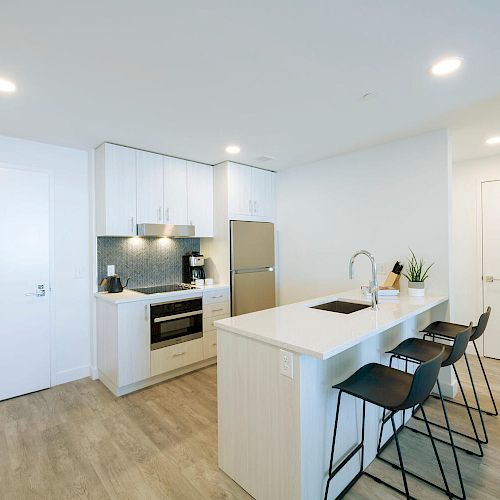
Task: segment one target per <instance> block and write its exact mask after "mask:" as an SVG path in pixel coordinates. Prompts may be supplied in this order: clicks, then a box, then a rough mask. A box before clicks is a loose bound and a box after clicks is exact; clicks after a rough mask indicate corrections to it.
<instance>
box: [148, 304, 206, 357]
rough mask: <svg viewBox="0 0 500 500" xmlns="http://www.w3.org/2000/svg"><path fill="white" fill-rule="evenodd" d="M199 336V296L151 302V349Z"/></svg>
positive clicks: (200, 319) (200, 312)
mask: <svg viewBox="0 0 500 500" xmlns="http://www.w3.org/2000/svg"><path fill="white" fill-rule="evenodd" d="M201 337H203V307H202V301H201V297H200V298H198V297H197V298H189V299H184V300H176V301H172V302H162V303H160V304H151V350H154V349H160V348H162V347H166V346H169V345H174V344H180V343H181V342H187V341H188V340H194V339H199V338H201Z"/></svg>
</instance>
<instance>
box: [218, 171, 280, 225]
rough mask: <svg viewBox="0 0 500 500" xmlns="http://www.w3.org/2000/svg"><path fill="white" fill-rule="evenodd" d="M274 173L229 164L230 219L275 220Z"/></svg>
mask: <svg viewBox="0 0 500 500" xmlns="http://www.w3.org/2000/svg"><path fill="white" fill-rule="evenodd" d="M274 176H275V173H274V172H270V171H268V170H261V169H259V168H254V167H248V166H246V165H239V164H236V163H229V164H228V203H229V207H228V208H229V218H230V219H235V220H250V221H252V220H254V221H261V222H267V221H270V222H272V221H273V220H274Z"/></svg>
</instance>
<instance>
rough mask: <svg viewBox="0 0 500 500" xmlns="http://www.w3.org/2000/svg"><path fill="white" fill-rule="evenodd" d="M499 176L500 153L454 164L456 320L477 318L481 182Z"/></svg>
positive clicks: (479, 303) (453, 312) (453, 295)
mask: <svg viewBox="0 0 500 500" xmlns="http://www.w3.org/2000/svg"><path fill="white" fill-rule="evenodd" d="M498 179H500V155H499V156H491V157H488V158H481V159H477V160H471V161H465V162H458V163H454V164H453V169H452V180H453V199H454V203H453V248H454V255H453V260H452V265H451V270H452V274H453V276H454V286H453V289H452V293H451V299H452V300H451V311H450V312H451V317H452V319H453V320H454V321H457V322H459V323H468V322H469V321H476V320H477V318H478V317H479V315H480V314H481V312H482V308H483V303H482V282H481V274H482V269H481V260H480V252H481V232H480V227H481V226H480V210H481V204H480V202H481V196H480V185H481V182H482V181H489V180H498Z"/></svg>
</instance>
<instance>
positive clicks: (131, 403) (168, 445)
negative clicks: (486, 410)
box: [0, 360, 500, 500]
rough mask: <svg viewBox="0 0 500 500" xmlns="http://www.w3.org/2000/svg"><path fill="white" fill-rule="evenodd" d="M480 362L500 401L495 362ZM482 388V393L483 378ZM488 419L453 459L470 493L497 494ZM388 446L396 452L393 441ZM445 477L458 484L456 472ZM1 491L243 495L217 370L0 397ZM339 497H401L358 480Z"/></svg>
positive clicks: (498, 423) (24, 495)
mask: <svg viewBox="0 0 500 500" xmlns="http://www.w3.org/2000/svg"><path fill="white" fill-rule="evenodd" d="M486 363H487V370H488V372H489V374H490V379H491V381H492V382H493V386H494V390H495V393H496V395H497V399H498V400H500V362H498V361H493V360H486ZM477 380H480V377H477ZM480 391H481V396H482V398H481V399H484V395H485V392H484V387H482V385H481V387H480ZM499 402H500V401H499ZM485 404H487V400H486V399H485ZM450 406H452V405H450ZM429 407H430V411H429V414H432V413H433V412H432V411H431V410H432V409H434V408H435V409H436V410H437V409H439V407H438V406H437V404H436V402H434V401H431V402H430V403H429ZM463 411H464V410H463V409H461V408H453V409H450V413H451V414H452V415H451V419H452V421H453V422H454V423H455V425H456V426H457V427H458V428H460V427H461V424H463V423H464V422H465V420H464V418H463V415H464V413H463ZM439 417H440V413H439V412H437V411H436V412H434V414H433V418H436V419H437V418H439ZM415 425H416V424H415ZM487 427H488V431H489V436H490V444H489V445H488V446H486V447H485V452H486V456H485V457H484V458H483V459H479V458H476V457H471V456H469V455H466V454H461V455H460V458H461V459H462V463H463V473H464V476H465V479H466V487H467V493H468V498H471V499H481V500H483V499H484V500H487V499H496V500H498V499H499V498H500V417H499V418H494V417H488V418H487ZM401 442H402V448H403V455H404V457H407V461H406V463H407V465H408V467H409V468H411V469H412V470H414V471H419V472H422V473H424V474H425V475H426V476H427V477H435V478H436V481H438V480H439V475H436V470H437V467H436V465H435V463H434V461H433V455H432V449H431V447H430V444H429V443H428V439H427V440H426V438H425V437H420V436H417V435H416V434H414V433H412V432H411V431H408V430H403V432H402V433H401ZM466 444H467V443H466ZM439 450H440V451H441V452H442V454H443V456H445V455H446V458H445V461H446V467H447V469H449V470H450V476H452V473H451V471H453V470H454V469H453V462H452V461H451V460H450V458H451V454H450V453H449V450H447V449H446V447H440V448H439ZM386 454H387V456H388V457H390V458H393V459H394V458H396V455H395V452H394V447H393V446H391V447H390V448H389V449H388V450H387V452H386ZM370 470H371V471H372V472H376V473H377V474H381V475H383V477H384V478H385V479H386V480H389V481H393V482H394V484H395V485H397V486H400V485H401V476H400V474H399V472H398V471H395V470H393V469H391V468H390V467H388V466H386V465H383V464H381V463H379V462H375V463H373V464H372V465H371V466H370ZM451 483H452V485H453V487H455V489H456V488H457V481H456V479H453V478H451ZM410 488H411V489H412V492H413V494H414V495H415V496H416V497H418V498H422V499H432V498H444V497H443V496H442V495H440V494H436V493H435V491H434V490H432V489H431V488H428V487H426V486H422V484H420V483H418V482H415V481H410ZM456 491H457V492H458V490H456ZM0 498H1V499H2V500H3V499H8V500H11V499H13V500H17V499H22V500H24V499H69V498H89V499H141V500H143V499H144V500H149V499H170V498H172V499H205V498H227V499H231V498H237V499H249V498H251V497H250V496H249V495H248V494H246V493H245V492H244V491H243V490H242V489H241V488H240V487H239V486H238V485H237V484H235V483H234V482H233V481H232V480H231V479H229V478H228V477H227V476H226V475H225V474H224V473H222V472H221V471H219V470H218V468H217V402H216V368H215V367H209V368H206V369H203V370H200V371H198V372H195V373H192V374H189V375H186V376H183V377H179V378H177V379H174V380H171V381H169V382H166V383H163V384H159V385H157V386H154V387H151V388H148V389H145V390H142V391H139V392H137V393H134V394H130V395H128V396H124V397H122V398H115V397H114V396H113V395H112V394H111V393H110V392H109V391H108V390H107V389H106V388H105V387H104V386H103V385H102V384H101V383H100V382H93V381H91V380H89V379H84V380H80V381H77V382H72V383H69V384H64V385H61V386H57V387H54V388H52V389H49V390H46V391H41V392H38V393H34V394H30V395H27V396H23V397H19V398H16V399H12V400H9V401H4V402H2V403H0ZM347 498H349V499H384V500H385V499H392V498H397V499H399V498H401V497H400V496H398V495H396V494H393V493H392V492H391V491H390V490H388V489H387V488H385V487H384V486H381V485H377V484H376V483H374V482H373V481H372V480H371V479H369V478H361V479H360V480H359V481H358V483H356V485H355V486H354V488H353V489H352V490H351V491H350V492H349V494H348V495H347Z"/></svg>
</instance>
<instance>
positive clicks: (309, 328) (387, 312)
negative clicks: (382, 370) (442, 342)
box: [215, 290, 448, 359]
mask: <svg viewBox="0 0 500 500" xmlns="http://www.w3.org/2000/svg"><path fill="white" fill-rule="evenodd" d="M333 300H347V301H351V302H358V303H361V304H371V301H370V298H368V299H367V297H366V296H364V295H362V293H361V291H360V290H354V291H349V292H342V293H338V294H336V295H330V296H326V297H321V298H318V299H313V300H307V301H304V302H298V303H295V304H289V305H285V306H280V307H275V308H272V309H266V310H264V311H258V312H255V313H250V314H244V315H242V316H235V317H232V318H227V319H222V320H219V321H216V322H215V326H216V327H217V329H220V330H227V331H229V332H232V333H236V334H239V335H243V336H245V337H250V338H253V339H256V340H260V341H262V342H266V343H268V344H272V345H275V346H277V347H280V348H283V349H288V350H290V351H294V352H299V353H302V354H306V355H309V356H313V357H315V358H319V359H328V358H330V357H332V356H334V355H335V354H338V353H340V352H342V351H345V350H346V349H348V348H350V347H352V346H354V345H356V344H358V343H360V342H362V341H363V340H366V339H367V338H369V337H372V336H374V335H377V334H378V333H380V332H383V331H385V330H388V329H389V328H392V327H393V326H396V325H397V324H399V323H402V322H403V321H406V320H407V319H409V318H411V317H413V316H417V315H418V314H421V313H423V312H425V311H427V310H429V309H431V308H433V307H435V306H437V305H439V304H442V303H443V302H446V301H447V300H448V297H446V296H432V295H428V296H426V297H409V296H407V295H401V296H399V297H380V303H379V307H380V308H379V310H378V311H373V310H372V309H371V308H366V309H362V310H361V311H357V312H354V313H351V314H340V313H334V312H330V311H323V310H320V309H311V307H310V306H315V305H319V304H324V303H326V302H331V301H333Z"/></svg>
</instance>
